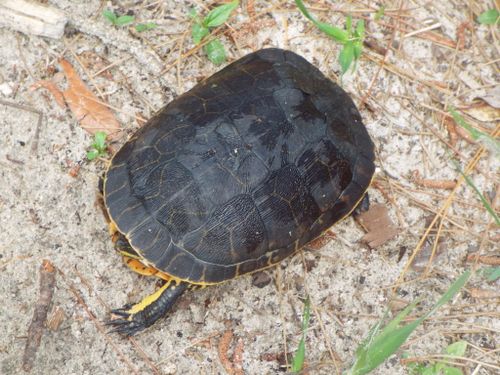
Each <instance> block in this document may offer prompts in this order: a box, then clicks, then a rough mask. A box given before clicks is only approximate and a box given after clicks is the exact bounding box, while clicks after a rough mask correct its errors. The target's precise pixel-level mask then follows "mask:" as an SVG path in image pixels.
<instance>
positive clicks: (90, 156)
mask: <svg viewBox="0 0 500 375" xmlns="http://www.w3.org/2000/svg"><path fill="white" fill-rule="evenodd" d="M98 156H99V152H98V151H97V150H90V151H88V152H87V159H89V160H94V159H95V158H96V157H98Z"/></svg>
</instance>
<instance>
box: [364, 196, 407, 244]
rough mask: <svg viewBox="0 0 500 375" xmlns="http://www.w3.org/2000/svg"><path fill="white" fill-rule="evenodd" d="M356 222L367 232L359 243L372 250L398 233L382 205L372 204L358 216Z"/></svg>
mask: <svg viewBox="0 0 500 375" xmlns="http://www.w3.org/2000/svg"><path fill="white" fill-rule="evenodd" d="M356 220H357V221H358V222H359V224H360V225H361V226H362V227H363V228H365V230H366V232H367V233H366V234H365V236H364V237H363V238H362V239H361V241H363V242H365V243H367V244H368V246H370V248H372V249H374V248H376V247H378V246H380V245H383V244H384V243H386V242H387V241H389V240H390V239H392V238H394V237H396V235H397V234H398V232H399V230H398V229H397V228H396V227H395V226H394V224H393V223H392V221H391V219H390V218H389V215H388V211H387V207H386V206H385V205H383V204H373V205H372V206H371V207H370V209H369V210H368V211H365V212H363V213H361V214H360V215H358V216H357V217H356Z"/></svg>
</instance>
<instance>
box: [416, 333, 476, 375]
mask: <svg viewBox="0 0 500 375" xmlns="http://www.w3.org/2000/svg"><path fill="white" fill-rule="evenodd" d="M466 350H467V342H465V341H457V342H454V343H453V344H450V345H448V346H447V347H446V349H445V354H446V355H448V356H450V357H463V355H464V354H465V351H466ZM450 359H451V358H450ZM408 369H409V370H410V374H412V375H463V372H462V370H460V369H459V368H456V367H453V366H449V365H448V364H446V362H442V361H437V362H436V363H432V364H429V365H424V364H422V363H410V364H409V365H408Z"/></svg>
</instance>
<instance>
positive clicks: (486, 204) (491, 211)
mask: <svg viewBox="0 0 500 375" xmlns="http://www.w3.org/2000/svg"><path fill="white" fill-rule="evenodd" d="M451 161H452V163H453V164H454V165H455V168H456V170H457V171H458V172H459V173H460V174H461V175H462V177H463V178H464V179H465V182H467V185H469V186H470V187H471V188H472V189H473V190H474V191H475V192H476V194H477V196H478V197H479V200H480V201H481V203H482V204H483V206H484V208H486V211H488V213H489V214H490V215H491V217H493V219H494V220H495V223H496V225H500V219H499V218H498V215H497V213H496V212H495V210H494V209H493V208H492V207H491V206H490V203H489V202H488V201H487V200H486V198H485V197H484V196H483V194H482V193H481V192H480V191H479V189H478V188H477V186H476V185H475V184H474V181H472V179H471V178H470V177H469V176H467V175H466V174H465V173H464V171H462V168H460V165H459V164H458V163H457V162H456V161H455V160H453V159H451Z"/></svg>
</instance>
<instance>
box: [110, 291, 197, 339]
mask: <svg viewBox="0 0 500 375" xmlns="http://www.w3.org/2000/svg"><path fill="white" fill-rule="evenodd" d="M187 288H188V284H187V283H183V282H181V283H180V284H179V285H174V284H173V283H172V284H170V283H167V284H165V285H163V286H162V287H161V288H160V289H159V290H158V291H156V292H155V293H153V294H152V295H150V296H148V297H146V298H144V299H143V300H142V301H141V302H139V303H137V304H135V305H131V304H127V305H125V306H123V307H122V308H120V309H115V310H111V313H112V314H114V315H117V316H118V318H117V319H112V320H109V321H107V322H106V325H108V326H112V327H113V329H112V330H111V332H117V333H119V334H121V335H123V336H127V337H129V336H133V335H135V334H136V333H138V332H140V331H142V330H143V329H145V328H147V327H149V326H150V325H152V324H153V323H154V322H156V321H157V320H158V319H160V318H161V317H163V316H165V315H166V314H167V312H168V311H170V309H171V308H172V306H173V304H174V303H175V301H176V300H177V298H179V297H180V296H181V295H182V293H184V291H185V290H186V289H187Z"/></svg>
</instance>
